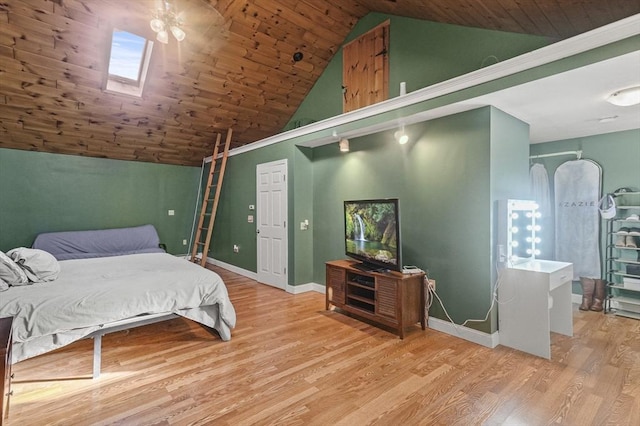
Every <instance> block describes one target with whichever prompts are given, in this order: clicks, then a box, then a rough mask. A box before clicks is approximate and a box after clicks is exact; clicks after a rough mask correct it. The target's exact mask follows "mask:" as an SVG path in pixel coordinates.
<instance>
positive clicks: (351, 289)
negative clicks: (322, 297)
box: [326, 260, 427, 339]
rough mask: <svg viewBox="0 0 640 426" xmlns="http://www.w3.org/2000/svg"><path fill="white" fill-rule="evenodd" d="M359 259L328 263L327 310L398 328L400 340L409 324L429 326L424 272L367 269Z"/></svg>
mask: <svg viewBox="0 0 640 426" xmlns="http://www.w3.org/2000/svg"><path fill="white" fill-rule="evenodd" d="M358 263H359V262H356V261H351V260H334V261H330V262H327V263H326V267H327V277H326V283H327V290H326V309H327V310H329V309H330V308H331V307H332V306H333V307H335V308H339V309H340V310H341V311H344V312H346V313H349V314H353V315H354V316H359V317H361V318H364V319H367V320H369V321H371V322H374V323H377V324H380V325H384V326H387V327H390V328H393V329H395V330H396V334H397V335H398V336H400V338H401V339H403V338H404V331H405V328H406V327H409V326H411V325H415V324H416V323H418V322H419V323H420V324H421V325H422V329H423V330H424V329H425V327H426V325H427V319H426V312H425V297H424V296H425V293H424V291H425V286H424V274H423V273H421V274H413V275H403V274H401V273H400V272H365V271H361V270H359V269H356V268H355V267H354V265H355V264H358Z"/></svg>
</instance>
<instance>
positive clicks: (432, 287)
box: [427, 280, 436, 291]
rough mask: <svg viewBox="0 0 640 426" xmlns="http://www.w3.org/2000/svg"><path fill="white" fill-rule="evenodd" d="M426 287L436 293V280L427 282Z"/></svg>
mask: <svg viewBox="0 0 640 426" xmlns="http://www.w3.org/2000/svg"><path fill="white" fill-rule="evenodd" d="M427 287H429V290H431V291H436V280H429V282H428V284H427Z"/></svg>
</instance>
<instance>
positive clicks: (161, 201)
mask: <svg viewBox="0 0 640 426" xmlns="http://www.w3.org/2000/svg"><path fill="white" fill-rule="evenodd" d="M199 176H200V168H197V167H185V166H172V165H160V164H152V163H143V162H133V161H119V160H109V159H102V158H89V157H81V156H71V155H62V154H49V153H41V152H31V151H21V150H12V149H2V148H0V182H2V188H0V200H1V201H0V250H2V251H7V250H9V249H11V248H14V247H20V246H26V247H30V246H31V244H32V243H33V240H34V239H35V237H36V235H37V234H39V233H41V232H54V231H75V230H87V229H105V228H121V227H128V226H137V225H143V224H147V223H150V224H153V225H154V226H155V227H156V229H157V230H158V234H159V235H160V240H161V242H163V243H164V244H166V245H167V250H168V251H169V252H170V253H173V254H183V253H186V252H187V251H188V250H187V247H186V246H183V245H182V240H183V239H187V240H188V239H189V234H190V232H191V223H192V219H193V209H194V207H195V198H196V194H197V185H198V178H199ZM168 210H175V215H174V216H169V215H168Z"/></svg>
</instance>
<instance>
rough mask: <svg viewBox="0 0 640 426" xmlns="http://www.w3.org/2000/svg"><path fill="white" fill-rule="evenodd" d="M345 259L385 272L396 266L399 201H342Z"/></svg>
mask: <svg viewBox="0 0 640 426" xmlns="http://www.w3.org/2000/svg"><path fill="white" fill-rule="evenodd" d="M344 215H345V217H344V219H345V234H346V235H345V237H346V238H345V251H346V254H347V255H348V256H351V257H353V258H356V259H359V260H362V261H363V262H365V263H371V264H374V265H379V266H381V267H385V268H388V269H398V265H399V253H400V251H399V249H398V248H399V235H398V234H399V223H398V200H397V199H389V200H363V201H345V202H344Z"/></svg>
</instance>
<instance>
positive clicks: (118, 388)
mask: <svg viewBox="0 0 640 426" xmlns="http://www.w3.org/2000/svg"><path fill="white" fill-rule="evenodd" d="M212 269H215V270H216V271H217V272H218V273H220V275H222V276H223V278H224V280H225V282H226V283H227V286H228V288H229V293H230V296H231V299H232V301H233V303H234V305H235V308H236V311H237V315H238V324H237V327H236V328H235V329H234V331H233V337H232V340H231V341H230V342H222V341H221V340H220V338H219V337H218V336H217V335H216V334H215V333H214V334H213V335H212V334H211V333H210V332H208V331H207V330H205V329H204V328H202V327H201V326H199V325H198V324H196V323H193V322H191V321H188V320H185V319H174V320H171V321H167V322H164V323H159V324H154V325H150V326H145V327H140V328H137V329H133V330H130V331H128V332H119V333H114V334H111V335H107V336H105V337H104V339H103V364H102V376H101V377H100V378H99V379H97V380H91V379H90V375H91V361H92V342H91V341H90V340H83V341H80V342H76V343H74V344H72V345H69V346H67V347H66V348H63V349H60V350H58V351H55V352H52V353H49V354H46V355H43V356H39V357H36V358H33V359H30V360H26V361H23V362H20V363H18V364H16V365H15V366H14V371H15V382H14V386H13V390H14V395H13V397H12V400H11V407H10V413H9V418H8V420H7V423H6V424H8V425H10V426H17V425H21V426H22V425H44V424H60V425H106V424H123V425H152V424H154V425H169V424H177V425H183V424H196V425H266V424H278V425H282V424H287V425H334V424H335V425H350V426H352V425H366V424H379V425H476V424H483V425H546V424H565V425H580V426H582V425H605V424H607V425H634V426H635V425H638V424H640V321H635V320H632V319H625V318H618V317H614V316H611V315H603V314H600V313H595V312H580V311H578V310H575V312H574V333H575V335H574V337H573V338H569V337H566V336H561V335H554V336H553V339H552V342H553V347H552V360H551V361H548V360H545V359H541V358H537V357H534V356H531V355H528V354H524V353H521V352H518V351H515V350H512V349H508V348H505V347H502V346H498V347H497V348H496V349H489V348H485V347H482V346H478V345H475V344H473V343H469V342H467V341H464V340H460V339H457V338H455V337H452V336H449V335H447V334H443V333H440V332H437V331H433V330H430V329H427V330H426V331H421V330H420V327H419V326H416V327H415V328H414V329H411V330H409V331H408V333H407V337H406V338H405V339H404V340H400V339H398V337H396V336H395V335H393V334H391V333H389V332H386V331H383V330H380V329H378V328H376V327H374V326H371V325H368V324H365V323H363V322H360V321H358V320H356V319H353V318H350V317H347V316H345V315H342V314H338V313H335V312H326V311H325V310H324V295H321V294H318V293H304V294H299V295H295V296H294V295H290V294H286V293H284V292H282V291H281V290H277V289H274V288H271V287H268V286H265V285H262V284H258V283H256V282H255V281H251V280H249V279H247V278H244V277H241V276H239V275H236V274H233V273H231V272H228V271H225V270H222V269H217V268H212Z"/></svg>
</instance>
